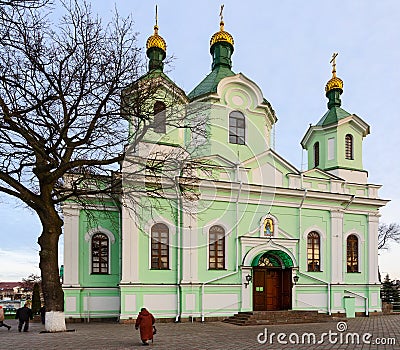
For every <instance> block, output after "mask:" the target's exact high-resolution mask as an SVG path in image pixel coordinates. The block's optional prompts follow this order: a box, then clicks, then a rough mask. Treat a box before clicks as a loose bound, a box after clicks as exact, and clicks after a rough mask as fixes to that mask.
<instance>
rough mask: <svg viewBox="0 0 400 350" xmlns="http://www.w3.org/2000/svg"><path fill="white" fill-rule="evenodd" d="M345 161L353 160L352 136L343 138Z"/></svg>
mask: <svg viewBox="0 0 400 350" xmlns="http://www.w3.org/2000/svg"><path fill="white" fill-rule="evenodd" d="M345 149H346V159H354V153H353V135H350V134H347V135H346V137H345Z"/></svg>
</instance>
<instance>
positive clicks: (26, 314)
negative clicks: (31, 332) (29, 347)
mask: <svg viewBox="0 0 400 350" xmlns="http://www.w3.org/2000/svg"><path fill="white" fill-rule="evenodd" d="M29 305H30V304H29V303H28V302H26V303H25V305H24V306H23V307H20V308H19V309H18V310H17V313H16V315H15V318H17V319H18V320H19V323H18V331H19V332H21V330H22V326H24V332H28V329H29V320H30V319H31V320H32V319H33V313H32V310H31V309H30V308H29ZM24 324H25V325H24Z"/></svg>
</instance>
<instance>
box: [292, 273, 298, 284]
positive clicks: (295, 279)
mask: <svg viewBox="0 0 400 350" xmlns="http://www.w3.org/2000/svg"><path fill="white" fill-rule="evenodd" d="M293 281H294V284H297V282H299V276H297V275H294V276H293Z"/></svg>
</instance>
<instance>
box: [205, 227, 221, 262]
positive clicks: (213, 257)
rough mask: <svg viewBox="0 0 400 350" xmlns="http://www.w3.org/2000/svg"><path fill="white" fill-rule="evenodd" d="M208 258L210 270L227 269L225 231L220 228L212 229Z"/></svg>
mask: <svg viewBox="0 0 400 350" xmlns="http://www.w3.org/2000/svg"><path fill="white" fill-rule="evenodd" d="M208 256H209V257H208V266H209V269H210V270H211V269H212V270H222V269H224V268H225V230H224V229H223V228H222V227H220V226H213V227H211V229H210V232H209V250H208Z"/></svg>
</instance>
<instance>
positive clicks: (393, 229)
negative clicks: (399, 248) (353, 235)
mask: <svg viewBox="0 0 400 350" xmlns="http://www.w3.org/2000/svg"><path fill="white" fill-rule="evenodd" d="M391 242H396V243H400V225H399V224H397V223H391V224H389V225H388V224H385V223H382V224H380V225H379V228H378V249H388V246H389V244H390V243H391Z"/></svg>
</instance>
